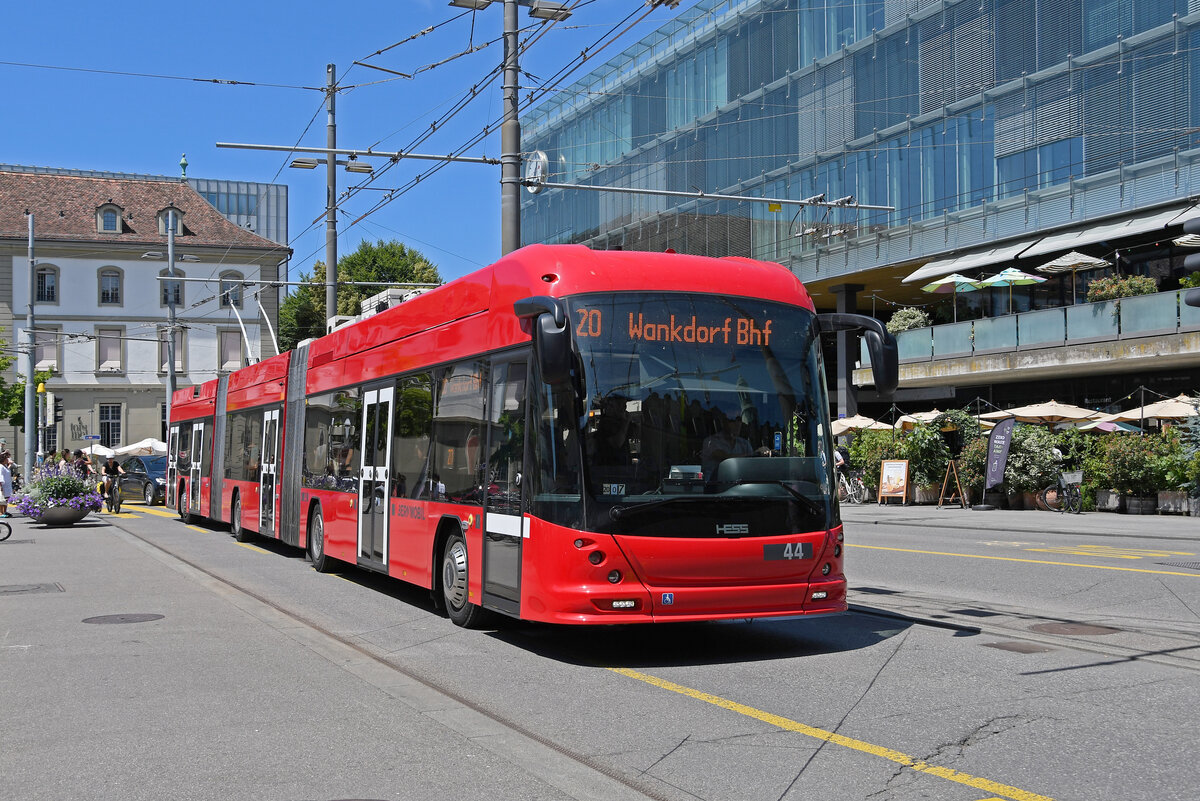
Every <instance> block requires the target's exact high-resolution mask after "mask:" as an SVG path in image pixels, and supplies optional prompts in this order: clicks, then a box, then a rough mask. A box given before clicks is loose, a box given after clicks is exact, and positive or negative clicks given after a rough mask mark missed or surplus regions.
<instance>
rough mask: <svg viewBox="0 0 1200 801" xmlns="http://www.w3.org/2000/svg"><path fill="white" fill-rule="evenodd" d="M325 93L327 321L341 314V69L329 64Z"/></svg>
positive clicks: (326, 67) (326, 69) (326, 68)
mask: <svg viewBox="0 0 1200 801" xmlns="http://www.w3.org/2000/svg"><path fill="white" fill-rule="evenodd" d="M325 87H326V88H325V94H326V102H327V105H328V109H329V118H328V121H327V122H326V125H325V144H326V146H327V147H328V148H329V152H328V153H327V155H326V157H325V320H326V325H328V324H329V323H328V321H329V320H330V319H331V318H333V317H335V316H336V315H337V163H336V161H337V159H336V156H335V155H334V151H335V150H336V149H337V124H336V123H335V121H334V100H335V98H336V97H337V69H336V68H335V67H334V65H333V64H326V65H325Z"/></svg>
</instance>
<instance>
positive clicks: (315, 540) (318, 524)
mask: <svg viewBox="0 0 1200 801" xmlns="http://www.w3.org/2000/svg"><path fill="white" fill-rule="evenodd" d="M308 557H309V558H310V559H312V564H313V569H314V570H316V571H317V572H318V573H330V572H332V571H333V559H331V558H330V557H329V556H327V555H326V554H325V521H324V519H322V517H321V510H320V508H316V509H313V511H312V514H311V515H309V516H308Z"/></svg>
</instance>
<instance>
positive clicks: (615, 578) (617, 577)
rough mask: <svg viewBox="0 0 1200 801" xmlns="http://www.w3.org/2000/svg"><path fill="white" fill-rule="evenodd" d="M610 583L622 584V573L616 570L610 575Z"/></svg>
mask: <svg viewBox="0 0 1200 801" xmlns="http://www.w3.org/2000/svg"><path fill="white" fill-rule="evenodd" d="M608 583H609V584H620V583H621V571H620V570H614V571H612V572H611V573H609V574H608Z"/></svg>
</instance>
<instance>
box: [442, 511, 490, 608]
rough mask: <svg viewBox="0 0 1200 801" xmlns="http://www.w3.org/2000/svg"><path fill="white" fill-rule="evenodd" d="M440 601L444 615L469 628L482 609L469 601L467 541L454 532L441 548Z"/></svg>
mask: <svg viewBox="0 0 1200 801" xmlns="http://www.w3.org/2000/svg"><path fill="white" fill-rule="evenodd" d="M441 561H442V601H443V602H444V603H445V605H446V615H447V616H448V617H449V618H450V620H451V621H452V622H453V623H454V624H455V625H456V626H462V627H463V628H471V627H473V626H475V625H477V624H478V623H479V620H480V617H481V614H482V611H483V610H481V609H480V608H479V607H478V606H476V605H475V604H473V603H471V601H470V590H469V588H470V579H469V573H468V571H467V542H466V540H464V539H463V536H462V534H459V533H458V532H455V533H453V534H451V535H450V536H449V537H448V538H447V539H446V544H445V546H444V547H443V548H442V560H441Z"/></svg>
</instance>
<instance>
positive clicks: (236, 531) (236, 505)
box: [229, 492, 254, 542]
mask: <svg viewBox="0 0 1200 801" xmlns="http://www.w3.org/2000/svg"><path fill="white" fill-rule="evenodd" d="M229 532H230V533H231V534H233V538H234V539H235V540H237V541H238V542H250V540H252V539H254V534H252V533H251V532H249V531H247V530H246V527H245V526H243V525H242V496H241V494H240V493H236V492H235V493H234V494H233V508H232V509H230V510H229Z"/></svg>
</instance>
